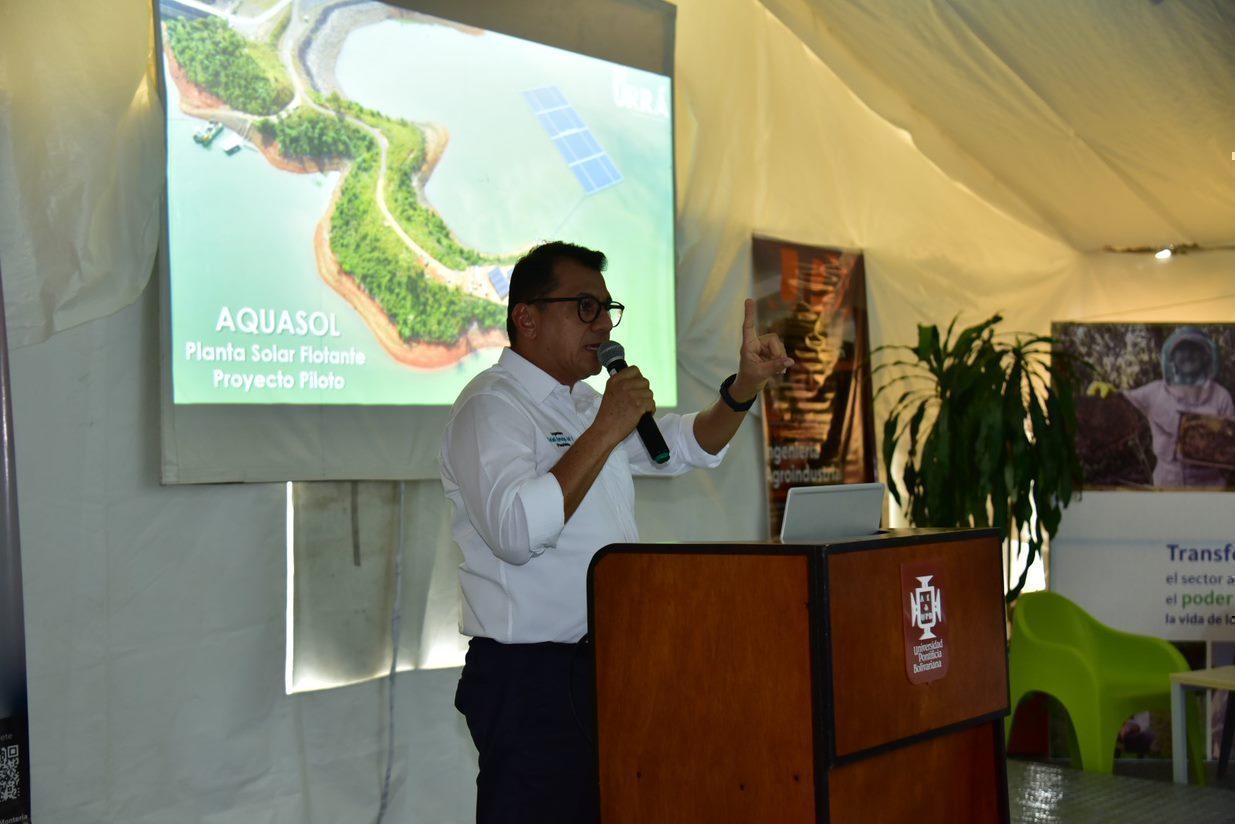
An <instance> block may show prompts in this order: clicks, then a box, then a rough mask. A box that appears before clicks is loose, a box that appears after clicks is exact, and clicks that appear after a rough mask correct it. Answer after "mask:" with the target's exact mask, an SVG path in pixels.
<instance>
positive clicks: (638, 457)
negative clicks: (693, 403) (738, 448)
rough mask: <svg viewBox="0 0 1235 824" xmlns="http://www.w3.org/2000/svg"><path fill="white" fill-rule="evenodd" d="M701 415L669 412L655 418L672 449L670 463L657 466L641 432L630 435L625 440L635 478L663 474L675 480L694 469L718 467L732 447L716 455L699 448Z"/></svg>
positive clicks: (624, 444)
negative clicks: (698, 420)
mask: <svg viewBox="0 0 1235 824" xmlns="http://www.w3.org/2000/svg"><path fill="white" fill-rule="evenodd" d="M698 414H699V413H697V412H691V413H690V414H689V415H678V414H676V413H669V414H666V415H661V416H660V417H659V418H657V419H656V425H657V426H659V427H660V434H661V435H663V436H664V439H665V445H666V446H668V447H669V460H668V461H666V462H665V463H663V464H658V463H654V462H653V461H652V459H651V458H650V457H649V456H648V451H647V449H646V448H645V447H644V446H643V442H642V441H640V440H639V435H638V433H631V435H630V437H629V438H627V439H626V440H625V441H623V444H622V445H623V447H624V448H625V449H626V455H627V458H628V459H629V460H630V468H631V470H632V471H633V472H634V473H635V474H636V475H664V476H667V477H672V476H675V475H682V474H685V473H686V472H689V471H690V470H692V469H711V468H712V467H715V466H719V465H720V462H721V461H722V460H723V459H724V457H725V455H726V454H727V453H728V452H729V445H728V444H725V446H724V448H723V449H721V450H720V451H719V452H717V453H716V454H715V455H713V454H711V453H710V452H708V451H707V450H706V449H704V448H703V447H702V446H700V445H699V441H698V440H696V439H695V418H696V416H698Z"/></svg>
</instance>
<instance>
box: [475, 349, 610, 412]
mask: <svg viewBox="0 0 1235 824" xmlns="http://www.w3.org/2000/svg"><path fill="white" fill-rule="evenodd" d="M497 362H498V364H500V365H501V367H502V368H503V369H505V370H506V371H507V372H509V373H510V375H511V377H513V378H514V379H515V382H516V383H518V384H519V385H520V386H522V387H523V388H524V389H526V390H527V393H528V394H529V395H531V396H532V399H533V400H535V401H538V402H539V401H544V400H546V399H548V397H549V396H550V395H552V394H553V392H554V390H557V389H561V390H562V391H563V392H565V393H566V394H567V395H568V396H570V397H572V398H573V397H574V396H575V394H576V393H580V392H581V393H582V395H580V397H584V398H588V399H591V398H592V397H595V396H599V393H598V392H597V391H596V390H595V389H593V388H592V387H591V386H589V385H588V384H586V383H584V382H583V381H579V382H578V383H576V384H575V385H574V387H569V386H564V385H563V384H560V383H558V381H557V378H554V377H553V376H552V375H550V374H549V373H548V372H546V371H545V370H543V369H541V368H540V367H539V366H537V365H536V364H534V363H532V362H531V361H530V360H528V359H527V358H525V357H523V356H522V355H520V354H519V353H518V352H516V351H515V350H513V349H511V348H510V347H507V348H505V349H503V350H502V354H501V355H499V356H498V359H497Z"/></svg>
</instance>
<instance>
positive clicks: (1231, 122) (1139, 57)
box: [764, 0, 1235, 251]
mask: <svg viewBox="0 0 1235 824" xmlns="http://www.w3.org/2000/svg"><path fill="white" fill-rule="evenodd" d="M764 5H765V6H767V7H768V8H769V9H770V10H771V11H772V12H773V13H774V14H776V15H777V16H778V17H780V18H781V20H782V21H783V22H785V23H786V25H788V27H789V28H790V29H792V30H793V31H794V33H795V34H797V35H798V36H799V37H800V38H801V39H802V40H803V42H804V43H806V44H807V46H808V47H809V48H811V49H812V50H813V51H814V52H815V53H816V54H817V55H818V56H819V57H820V58H821V59H822V60H823V61H824V62H825V63H826V64H828V66H829V67H830V68H831V69H832V70H833V71H835V72H837V74H838V75H840V76H841V78H842V79H843V80H844V81H845V82H846V83H847V84H849V85H850V86H851V88H853V89H854V91H855V92H856V93H857V94H858V95H859V96H860V97H862V99H863V100H864V101H865V102H866V103H867V104H868V105H871V106H872V107H873V108H875V109H876V111H878V113H879V114H881V115H883V116H884V117H886V118H887V119H888V120H890V121H891V122H893V123H895V124H897V125H898V126H901V127H902V128H904V129H906V130H907V131H908V132H909V133H911V134H912V135H913V139H914V141H915V143H916V144H917V145H918V147H919V148H920V149H921V150H922V151H923V152H924V153H925V154H926V155H927V156H928V157H930V159H931V160H932V161H933V162H935V163H936V164H937V165H939V166H940V168H941V169H942V170H943V171H944V173H945V174H947V175H948V176H950V177H952V178H954V179H956V180H958V181H960V182H962V183H964V184H965V185H967V186H969V187H970V188H971V189H973V190H974V191H975V192H976V193H978V194H979V195H980V196H981V197H983V198H985V199H987V200H988V201H989V202H991V203H992V204H993V205H995V206H997V207H998V208H1000V209H1002V210H1004V211H1006V212H1008V213H1009V214H1011V215H1012V216H1014V217H1016V218H1017V219H1018V220H1021V221H1022V222H1024V223H1026V224H1028V225H1031V226H1034V227H1036V228H1038V229H1040V230H1044V231H1046V232H1047V233H1048V234H1052V235H1054V236H1056V237H1058V238H1060V239H1062V240H1064V241H1065V242H1067V243H1069V244H1070V245H1072V246H1074V247H1075V248H1076V249H1078V250H1080V251H1097V250H1100V249H1103V248H1107V247H1110V248H1115V249H1123V248H1130V247H1145V246H1157V245H1165V244H1177V245H1185V244H1197V245H1200V246H1202V247H1205V248H1216V247H1229V246H1235V3H1230V2H1227V0H1127V1H1126V2H1123V1H1121V2H1112V0H1034V2H1006V0H927V2H905V1H904V0H870V1H869V2H866V1H864V2H861V3H857V2H852V0H764Z"/></svg>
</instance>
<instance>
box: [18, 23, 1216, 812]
mask: <svg viewBox="0 0 1235 824" xmlns="http://www.w3.org/2000/svg"><path fill="white" fill-rule="evenodd" d="M134 4H135V5H137V6H144V2H137V0H133V2H131V3H129V4H128V5H134ZM26 5H27V6H29V7H34V6H36V5H37V6H42V4H26ZM54 5H55V4H49V6H53V7H54ZM87 5H88V4H87ZM111 5H112V4H110V3H109V4H108V6H109V7H110V6H111ZM117 5H119V4H117ZM54 17H55V12H54V11H53V12H49V13H48V18H49V20H50V19H54ZM49 25H50V23H49ZM677 30H678V48H677V68H678V79H679V83H678V97H677V106H678V109H677V115H678V129H679V130H678V174H679V178H678V189H679V202H680V214H681V218H680V223H679V234H678V237H679V279H680V280H679V290H678V299H679V304H678V328H679V330H680V332H679V343H680V346H681V350H680V365H681V376H680V380H679V384H680V391H681V394H682V397H683V406H684V407H691V406H700V405H703V404H705V403H708V402H710V401H711V398H712V397H713V394H712V393H713V392H714V387H715V386H716V385H717V384H718V383H719V381H720V379H721V378H722V377H723V376H724V375H726V374H728V373H729V372H730V371H732V368H733V366H732V365H733V363H734V353H735V352H736V347H737V344H738V328H739V322H740V317H741V298H743V297H744V296H745V295H746V292H747V289H748V284H749V277H750V264H749V255H750V246H749V238H750V235H751V233H752V232H759V233H763V234H768V235H772V236H778V237H782V238H786V239H792V240H795V241H802V242H808V243H819V244H836V245H845V246H851V247H859V248H862V249H864V250H865V251H866V253H867V273H868V279H869V284H870V285H869V289H870V303H871V306H872V325H873V332H874V338H875V343H876V344H878V343H883V342H906V341H909V340H912V339H913V338H914V324H915V323H917V322H918V321H921V320H925V321H931V322H936V321H938V322H945V323H946V321H947V320H948V319H949V318H950V317H951V316H952V315H953V314H954V313H956V312H958V311H960V312H962V313H963V315H964V319H967V320H976V319H978V318H979V317H980V316H983V315H985V314H987V313H990V312H993V311H995V310H997V309H1003V310H1005V311H1006V313H1007V314H1008V316H1009V318H1010V322H1011V326H1012V327H1013V328H1023V329H1028V330H1031V331H1044V330H1045V329H1046V326H1047V324H1048V323H1049V321H1050V320H1052V319H1076V318H1095V317H1098V316H1109V317H1111V318H1119V317H1128V318H1137V319H1146V320H1167V319H1169V320H1193V319H1215V318H1217V317H1226V318H1229V317H1230V316H1231V314H1232V310H1233V309H1235V296H1233V295H1231V294H1229V293H1231V292H1235V289H1232V288H1231V287H1230V283H1231V276H1230V273H1231V272H1232V271H1233V270H1235V253H1230V252H1227V253H1212V254H1194V255H1190V256H1188V257H1186V258H1181V259H1176V260H1174V261H1171V262H1170V263H1169V264H1167V265H1162V264H1158V263H1157V262H1155V261H1152V260H1146V259H1144V258H1135V257H1128V256H1117V255H1082V254H1080V253H1077V252H1075V251H1073V250H1072V249H1071V248H1070V247H1069V246H1068V245H1066V244H1065V243H1063V242H1062V241H1061V240H1059V239H1057V238H1054V237H1051V236H1049V235H1047V234H1044V233H1043V231H1042V230H1041V229H1040V228H1034V227H1030V226H1027V225H1026V224H1024V223H1021V222H1019V221H1017V220H1016V219H1014V218H1012V217H1010V216H1008V215H1006V214H1004V213H1003V212H1001V211H999V210H997V209H995V208H993V207H991V206H989V205H988V204H987V203H986V202H984V201H983V200H981V199H980V198H979V197H977V196H976V195H975V194H974V193H973V192H972V191H971V190H970V189H968V188H966V187H965V186H963V185H961V184H959V183H957V182H955V179H954V178H952V177H949V176H947V175H945V174H944V173H943V172H942V171H941V170H940V169H939V168H938V167H937V166H935V165H934V164H932V163H931V162H930V161H929V160H928V159H927V158H926V157H925V156H924V155H923V154H922V153H921V152H919V151H918V149H917V148H916V146H915V144H914V141H913V136H912V134H910V133H907V132H905V131H902V130H901V129H899V128H897V127H894V126H892V125H891V124H889V123H888V122H886V121H885V120H883V119H881V118H880V117H879V116H877V115H876V114H875V113H874V112H873V111H872V110H871V109H870V108H868V107H867V106H865V105H864V104H863V103H862V101H861V100H860V99H858V97H856V96H855V95H854V94H853V92H851V91H850V87H849V86H846V85H844V84H842V83H841V82H840V81H839V80H838V79H837V77H836V76H835V75H834V74H833V73H832V72H831V71H830V70H829V69H828V68H827V67H825V66H824V65H823V64H822V63H821V62H820V61H819V59H818V57H816V54H815V52H812V51H811V50H809V49H808V48H807V47H806V46H805V45H804V44H803V42H802V41H800V40H799V39H798V38H797V37H795V36H794V35H793V34H792V33H790V31H789V30H788V29H786V28H785V26H784V25H783V24H782V23H781V22H780V21H779V20H777V19H776V18H774V17H773V16H772V15H770V14H769V13H768V12H767V11H766V10H765V9H764V7H763V6H762V5H760V3H758V2H756V0H682V2H680V3H679V15H678V26H677ZM32 59H33V58H32ZM0 79H3V77H2V76H0ZM10 80H11V78H10ZM0 120H3V118H2V117H0ZM126 122H127V121H126V120H125V117H124V115H123V112H121V114H115V110H113V123H112V125H111V127H110V128H111V130H112V131H114V132H121V131H123V130H124V129H125V128H126V125H125V124H126ZM96 128H99V129H101V131H102V133H103V134H110V132H109V131H108V128H107V127H106V125H105V124H104V125H96ZM0 131H2V130H0ZM0 142H2V141H0ZM109 145H112V144H109ZM116 145H119V144H116ZM22 151H25V150H22ZM118 151H119V149H118ZM16 154H18V155H21V152H16ZM23 156H24V155H23ZM133 157H134V156H133V155H126V156H125V157H124V158H120V159H116V160H115V161H114V162H113V163H112V167H113V168H114V169H117V170H123V169H125V168H128V166H127V165H126V164H129V163H131V162H132V161H133ZM144 160H145V162H149V163H154V162H157V157H154V156H150V155H147V156H146V157H145V158H144ZM84 162H86V161H83V163H84ZM100 162H102V163H103V164H106V163H108V162H109V161H108V160H107V159H106V158H104V159H103V160H102V161H100ZM970 171H971V172H974V173H980V170H976V171H975V170H970ZM23 192H24V194H23V197H26V198H30V197H32V195H30V194H29V192H28V191H25V190H23ZM25 202H26V203H27V204H30V203H32V202H33V201H30V200H27V201H25ZM26 208H32V207H31V206H29V205H28V206H27V207H26ZM78 216H79V217H80V215H78ZM5 225H8V224H5ZM126 225H127V224H126ZM125 231H128V230H125ZM19 234H20V240H21V241H22V243H25V244H26V245H27V246H30V245H35V246H37V245H39V244H44V245H45V246H46V245H47V244H50V246H47V248H49V249H51V251H52V252H57V250H58V252H59V253H60V254H62V255H63V256H71V254H72V253H73V252H74V251H75V250H78V249H80V248H83V247H81V246H80V244H79V240H78V239H76V238H74V237H65V236H60V235H54V234H52V235H48V234H40V233H39V232H36V231H35V230H34V229H29V230H21V231H20V232H19ZM125 237H129V235H125ZM126 242H127V241H126ZM62 247H63V248H62ZM10 251H11V247H10V246H7V245H6V246H4V247H3V251H2V252H0V254H3V255H5V256H7V255H8V254H9V253H10ZM138 257H140V256H138ZM32 259H37V260H42V259H46V258H43V257H42V256H40V255H35V256H34V257H33V258H32ZM52 259H60V258H52ZM64 259H67V257H65V258H64ZM2 263H3V265H4V266H5V278H6V281H7V280H8V278H9V268H8V267H9V262H8V259H7V257H6V258H5V259H4V260H3V261H2ZM140 264H141V260H139V259H138V258H135V257H133V256H132V255H130V256H129V258H124V257H123V256H119V257H116V258H115V259H113V260H111V261H110V262H109V263H108V264H107V266H105V267H103V268H104V269H105V270H106V271H104V274H105V275H108V276H111V277H114V278H115V283H116V286H115V292H114V294H116V295H120V296H121V298H120V299H119V300H118V302H115V303H114V305H110V304H104V306H105V309H104V311H102V312H100V313H97V314H95V315H94V317H96V318H99V319H96V320H93V321H90V322H88V323H84V324H81V325H76V326H74V327H73V328H70V329H68V331H60V332H58V333H57V334H53V335H52V336H51V337H50V338H49V339H48V340H46V341H44V342H42V343H36V344H33V345H29V346H26V347H25V348H21V349H18V350H17V351H15V352H14V353H13V397H14V405H15V420H16V444H17V461H18V466H17V469H18V494H19V500H20V513H21V521H22V522H21V532H22V540H23V547H22V549H23V558H24V576H25V593H26V609H27V617H26V623H27V633H28V649H29V669H30V673H29V689H30V711H31V748H32V766H33V785H34V812H35V817H36V820H37V821H39V822H40V824H46V823H47V822H52V823H53V824H55V823H56V822H74V823H76V822H126V824H155V822H158V824H164V823H165V822H195V821H200V822H210V824H224V823H225V822H235V823H236V824H241V822H243V824H252V823H253V822H272V823H274V822H277V823H278V824H292V822H296V823H297V824H302V823H303V822H339V821H365V820H370V819H372V818H373V817H374V816H375V814H376V810H377V805H378V792H379V787H380V782H381V768H382V760H381V759H382V753H383V740H382V732H383V730H384V728H385V721H386V719H385V717H384V708H385V706H386V700H385V699H386V694H385V691H384V690H385V687H384V685H383V684H382V683H381V682H376V683H369V684H362V685H356V686H350V687H346V688H342V689H339V690H333V691H328V692H322V693H312V694H304V695H297V696H291V697H288V696H285V695H284V694H283V648H284V606H285V605H284V593H285V573H284V543H283V541H284V536H283V526H284V490H283V487H282V486H281V485H269V486H266V485H243V486H239V485H237V486H205V487H161V486H160V485H159V484H158V465H159V459H158V438H157V427H158V418H157V410H158V395H157V392H158V385H157V383H158V380H157V375H158V368H157V367H158V352H157V337H158V336H157V334H156V330H157V318H156V307H157V296H156V295H155V294H154V290H153V289H147V290H146V292H145V293H144V294H143V296H142V297H141V299H140V300H138V301H137V302H136V303H135V304H132V305H128V306H127V307H126V308H122V309H120V310H119V311H117V312H115V314H110V313H111V312H113V311H115V310H116V308H117V307H120V306H124V305H125V303H127V300H128V299H127V298H125V297H123V296H124V294H125V293H124V288H126V287H124V284H129V283H135V282H136V283H141V282H142V280H143V278H144V277H145V275H146V274H147V272H148V269H149V267H148V264H147V265H146V269H145V270H143V271H139V269H140ZM84 265H85V264H84V262H83V263H82V266H83V267H84ZM117 266H122V267H124V268H123V271H116V270H113V269H108V267H117ZM70 269H71V267H70ZM36 274H37V272H36ZM54 275H55V272H51V273H49V276H54ZM68 281H70V282H71V281H72V278H71V277H70V278H68ZM7 291H8V283H7V282H6V293H7ZM101 315H106V316H105V317H101ZM79 322H80V319H79ZM70 325H71V324H70ZM10 328H19V329H20V328H22V327H21V325H20V324H15V325H11V327H10ZM60 328H62V326H61V325H59V324H56V325H54V328H53V329H51V331H56V330H57V329H60ZM36 339H37V336H34V337H32V338H31V340H30V341H26V342H32V341H33V340H36ZM761 460H762V451H761V433H760V430H759V425H758V421H757V420H753V419H752V421H750V422H748V423H747V424H746V426H745V427H744V428H743V430H742V431H741V432H740V433H739V436H738V439H737V442H736V443H735V446H734V449H733V450H732V452H731V454H730V456H729V458H728V459H727V460H726V463H725V465H724V466H723V467H722V468H721V469H719V470H717V471H714V472H711V473H696V474H694V475H692V476H687V477H685V478H682V479H678V480H672V481H668V480H655V481H647V482H641V485H640V486H639V490H638V492H639V500H638V506H637V509H638V513H637V514H638V517H639V520H640V524H641V529H642V532H643V536H644V538H645V539H646V540H674V539H710V538H735V539H745V538H756V537H760V536H761V535H762V534H763V533H764V531H765V529H766V515H765V514H764V488H763V474H762V467H761ZM415 497H417V498H425V499H427V498H430V497H431V496H427V495H426V496H415ZM444 507H445V502H444V500H441V501H438V502H437V503H436V504H433V505H431V506H426V507H425V510H424V512H423V513H420V514H421V515H422V516H423V518H424V519H425V520H426V521H427V522H429V523H439V522H440V521H441V519H443V518H444V517H445V514H444ZM456 677H457V672H456V671H454V670H444V671H439V672H416V673H409V674H405V675H402V676H400V678H399V681H398V686H397V690H398V692H397V696H396V698H397V709H396V715H397V717H396V719H395V722H396V737H397V746H396V757H397V761H396V764H395V769H394V776H395V781H394V792H395V795H394V799H393V801H392V810H391V815H390V817H389V820H397V821H416V822H435V824H450V822H464V821H467V820H469V819H470V817H471V810H472V781H473V778H474V770H475V761H474V755H473V753H472V751H471V746H470V743H469V741H468V740H467V736H466V730H465V728H464V726H463V724H462V722H461V721H460V720H459V719H458V718H457V717H456V715H455V713H454V711H453V709H452V707H451V697H452V693H453V688H454V682H455V678H456Z"/></svg>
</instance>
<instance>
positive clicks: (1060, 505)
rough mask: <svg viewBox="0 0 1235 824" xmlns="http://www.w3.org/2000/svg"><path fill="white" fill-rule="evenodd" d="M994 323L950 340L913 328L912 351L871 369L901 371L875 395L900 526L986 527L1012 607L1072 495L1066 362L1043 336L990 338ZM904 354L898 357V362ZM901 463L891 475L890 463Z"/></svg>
mask: <svg viewBox="0 0 1235 824" xmlns="http://www.w3.org/2000/svg"><path fill="white" fill-rule="evenodd" d="M1002 320H1003V318H1002V316H1000V315H998V314H996V315H993V316H992V317H990V318H988V319H986V320H985V321H983V322H981V323H979V324H976V325H974V326H970V327H968V328H966V329H962V330H961V331H960V333H959V334H957V335H956V336H955V338H954V337H953V334H952V333H953V329H954V327H955V326H956V319H955V318H953V320H952V323H951V324H949V326H948V329H947V332H946V333H945V334H944V335H943V336H942V338H941V336H940V334H939V327H938V326H935V325H931V326H925V325H919V326H918V343H917V345H916V346H882V347H879V350H877V351H896V352H899V353H901V356H898V357H897V359H895V360H892V361H890V362H885V363H882V364H880V365H879V366H877V367H876V368H875V372H876V373H879V372H881V371H883V370H892V369H896V370H899V371H898V373H897V374H896V375H895V376H894V377H892V378H891V379H890V380H888V381H887V382H886V383H884V384H883V385H882V386H880V388H879V391H878V392H877V393H876V397H877V398H878V397H879V395H880V394H882V393H883V392H890V393H896V394H895V397H894V400H893V403H892V409H891V412H890V413H889V415H888V418H887V420H886V421H885V422H884V426H883V463H884V470H885V473H886V477H887V478H888V488H889V490H890V491H891V493H892V497H893V498H894V499H895V500H896V502H897V504H898V505H899V506H900V507H901V508H902V509H903V510H904V512H905V514H906V516H907V518H908V520H909V522H910V523H911V524H913V525H915V526H924V527H925V526H929V527H995V528H996V529H998V530H1000V531H1001V532H1002V533H1003V535H1004V541H1005V544H1004V546H1005V552H1007V553H1008V559H1009V563H1008V569H1009V570H1011V569H1013V564H1012V561H1013V560H1017V561H1020V562H1021V563H1022V564H1023V570H1024V571H1023V572H1022V573H1021V575H1020V577H1019V579H1018V580H1017V581H1016V582H1015V583H1014V584H1013V583H1012V582H1011V581H1009V582H1008V587H1007V599H1008V601H1009V602H1011V601H1013V600H1015V598H1016V596H1017V595H1019V594H1020V591H1021V589H1022V588H1023V587H1024V585H1025V577H1026V574H1027V573H1028V571H1029V568H1030V566H1031V565H1032V564H1033V562H1034V560H1035V559H1036V558H1037V557H1038V556H1039V554H1040V553H1041V551H1042V547H1043V545H1044V544H1045V542H1046V540H1047V538H1048V536H1052V535H1054V534H1055V532H1056V531H1057V530H1058V529H1059V522H1060V519H1061V517H1062V513H1063V509H1064V507H1066V506H1067V505H1068V502H1069V501H1071V500H1072V496H1073V494H1074V493H1076V492H1078V491H1079V489H1080V481H1081V464H1080V460H1079V459H1078V457H1077V452H1076V405H1075V402H1074V395H1073V381H1072V379H1071V362H1072V358H1071V356H1069V355H1067V354H1064V353H1059V352H1056V353H1055V354H1054V357H1053V358H1052V357H1051V355H1052V352H1051V345H1052V343H1053V340H1052V339H1051V338H1049V337H1046V336H1042V335H1023V334H1016V335H1007V334H1001V333H998V332H997V331H996V326H997V325H998V324H999V323H1000V322H1001V321H1002ZM906 353H907V354H908V355H911V356H912V357H904V356H903V355H904V354H906ZM898 453H899V454H901V455H903V460H904V463H903V464H902V465H901V467H902V468H901V469H900V471H899V473H894V472H893V466H894V459H895V458H896V456H897V455H898Z"/></svg>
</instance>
